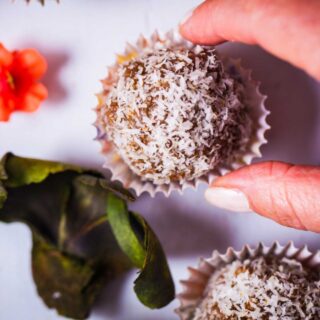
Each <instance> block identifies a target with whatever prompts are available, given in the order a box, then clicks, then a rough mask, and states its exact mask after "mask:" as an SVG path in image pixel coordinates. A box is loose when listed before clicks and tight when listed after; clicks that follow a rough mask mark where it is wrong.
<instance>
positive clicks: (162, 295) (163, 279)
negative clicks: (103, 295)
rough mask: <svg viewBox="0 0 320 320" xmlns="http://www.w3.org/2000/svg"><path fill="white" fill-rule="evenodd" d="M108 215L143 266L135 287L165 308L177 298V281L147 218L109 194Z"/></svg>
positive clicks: (120, 240) (118, 236)
mask: <svg viewBox="0 0 320 320" xmlns="http://www.w3.org/2000/svg"><path fill="white" fill-rule="evenodd" d="M109 203H110V205H109V209H108V217H109V222H110V224H111V226H112V230H113V232H114V235H115V237H116V239H117V241H118V243H119V245H120V247H121V248H122V250H123V251H124V252H125V253H126V254H127V256H128V257H129V258H130V259H131V261H132V262H133V263H134V264H135V266H136V267H138V268H140V269H141V272H140V275H139V277H138V278H137V279H136V280H135V286H134V290H135V292H136V294H137V296H138V298H139V300H140V301H141V302H142V303H143V304H144V305H146V306H148V307H149V308H161V307H163V306H165V305H167V304H168V303H169V302H170V301H171V300H172V299H173V298H174V294H175V293H174V285H173V281H172V277H171V274H170V270H169V267H168V264H167V261H166V257H165V254H164V252H163V250H162V247H161V245H160V243H159V240H158V239H157V237H156V235H155V234H154V233H153V231H152V230H151V228H150V227H149V225H148V224H147V222H146V221H145V220H144V219H143V218H142V217H141V216H139V215H138V214H136V213H133V212H129V211H128V210H127V208H126V205H125V203H123V202H121V201H120V200H119V199H118V198H117V197H115V196H114V195H113V194H110V195H109Z"/></svg>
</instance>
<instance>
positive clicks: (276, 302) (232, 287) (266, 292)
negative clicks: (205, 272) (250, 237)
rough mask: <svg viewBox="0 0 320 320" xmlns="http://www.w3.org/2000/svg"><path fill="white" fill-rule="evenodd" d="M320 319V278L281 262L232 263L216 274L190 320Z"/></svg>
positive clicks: (292, 263)
mask: <svg viewBox="0 0 320 320" xmlns="http://www.w3.org/2000/svg"><path fill="white" fill-rule="evenodd" d="M237 319H240V320H256V319H259V320H260V319H261V320H278V319H282V320H295V319H297V320H298V319H306V320H316V319H320V275H319V272H316V271H315V270H311V269H307V268H305V267H303V266H302V264H301V263H300V262H297V261H295V260H290V259H286V258H283V259H281V260H279V259H276V258H269V259H266V258H264V257H259V258H256V259H254V260H252V261H249V260H247V261H244V262H240V261H235V262H233V263H232V264H230V265H227V266H226V267H223V268H221V269H220V270H218V271H216V272H215V273H214V274H213V276H212V277H211V279H210V281H209V284H208V286H207V288H206V292H205V297H204V299H203V301H202V302H201V303H200V304H199V305H198V307H197V308H196V310H195V311H194V316H193V317H192V320H237Z"/></svg>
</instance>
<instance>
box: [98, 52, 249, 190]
mask: <svg viewBox="0 0 320 320" xmlns="http://www.w3.org/2000/svg"><path fill="white" fill-rule="evenodd" d="M243 91H244V87H243V85H242V84H241V83H240V82H239V81H235V80H234V79H233V78H231V77H230V75H228V74H227V73H226V72H224V70H223V67H222V63H221V62H220V60H219V59H218V57H217V55H216V53H215V51H214V49H212V48H203V47H200V46H196V47H194V48H193V49H183V48H171V49H170V48H166V49H159V50H155V51H153V52H150V51H148V52H145V53H143V54H141V55H139V56H138V57H136V58H134V59H132V60H130V61H128V62H127V63H124V64H123V65H121V66H120V67H119V69H118V71H117V81H116V83H115V84H114V86H113V88H112V89H111V91H110V93H109V95H108V97H107V100H106V104H105V106H104V107H103V108H101V109H100V110H99V112H100V113H102V115H101V114H100V118H102V119H103V122H104V124H103V125H104V129H105V130H106V132H107V135H108V139H109V140H111V141H112V143H113V144H114V146H115V147H116V148H117V150H118V153H119V155H120V156H121V157H122V159H123V160H124V161H125V162H126V163H127V165H128V166H129V167H130V168H131V170H132V171H133V172H134V173H136V174H137V175H139V176H140V177H142V179H143V180H148V181H152V182H153V183H155V184H169V183H171V182H179V183H181V184H182V183H184V182H185V181H189V180H193V179H195V178H198V177H201V176H203V175H205V174H206V173H208V172H209V171H210V170H212V169H215V168H217V167H218V166H221V165H226V164H228V163H230V162H231V161H233V160H234V159H235V158H237V157H238V156H239V154H241V153H243V152H245V151H247V149H246V148H247V146H248V142H249V139H250V136H251V133H252V125H251V119H250V116H249V114H248V108H247V105H246V102H245V99H244V94H243Z"/></svg>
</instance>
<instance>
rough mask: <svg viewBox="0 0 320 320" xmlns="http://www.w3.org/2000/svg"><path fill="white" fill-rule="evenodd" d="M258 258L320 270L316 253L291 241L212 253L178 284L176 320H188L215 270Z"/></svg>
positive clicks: (318, 255)
mask: <svg viewBox="0 0 320 320" xmlns="http://www.w3.org/2000/svg"><path fill="white" fill-rule="evenodd" d="M258 257H275V258H279V259H281V258H288V259H293V260H296V261H298V262H300V263H301V264H302V265H304V266H306V267H309V268H315V270H319V271H320V251H317V252H314V253H312V252H310V251H309V250H308V248H307V247H306V246H303V247H301V248H296V247H295V246H294V244H293V242H289V243H288V244H287V245H285V246H281V245H280V244H279V243H278V242H274V243H273V244H272V245H271V246H270V247H268V246H266V245H264V244H262V243H259V245H258V246H257V247H256V248H251V247H250V246H249V245H245V246H244V247H243V248H242V250H240V251H236V250H234V249H233V248H229V249H228V250H227V252H226V253H225V254H220V253H219V252H218V251H214V252H213V254H212V256H211V257H210V258H208V259H201V260H200V262H199V264H198V266H197V267H196V268H192V267H189V268H188V271H189V278H188V279H187V280H182V281H180V282H181V284H182V287H183V289H182V292H181V293H180V294H178V295H177V298H178V300H179V302H180V307H179V308H178V309H176V310H175V311H176V313H177V314H178V315H179V317H180V319H181V320H190V318H191V317H192V313H193V312H194V310H195V308H196V307H197V306H198V304H199V302H200V301H201V300H202V299H203V296H204V292H205V289H206V286H207V284H208V282H209V279H210V278H211V276H212V275H213V274H214V273H215V271H217V270H219V269H221V268H223V267H224V266H226V265H228V264H231V263H232V262H234V261H236V260H238V261H244V260H253V259H255V258H258Z"/></svg>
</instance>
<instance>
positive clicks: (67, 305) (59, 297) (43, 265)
mask: <svg viewBox="0 0 320 320" xmlns="http://www.w3.org/2000/svg"><path fill="white" fill-rule="evenodd" d="M32 270H33V277H34V280H35V282H36V284H37V289H38V292H39V295H40V296H41V297H42V299H43V300H44V301H45V303H46V304H47V306H48V307H49V308H55V309H57V310H58V311H59V312H60V313H61V314H63V315H66V316H68V317H72V318H76V319H85V318H86V317H87V316H88V313H89V310H90V309H91V306H92V304H93V303H94V299H95V296H96V294H97V292H99V290H100V288H101V286H102V284H103V282H102V281H98V280H97V278H96V277H97V274H96V270H95V268H94V267H93V266H92V265H90V264H89V263H87V262H86V261H85V260H81V259H79V258H76V257H73V256H69V255H67V254H64V253H62V252H61V251H59V250H58V249H57V248H56V247H55V246H52V245H50V244H48V243H47V242H46V241H44V240H43V239H41V237H39V236H37V235H35V234H34V235H33V249H32Z"/></svg>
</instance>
